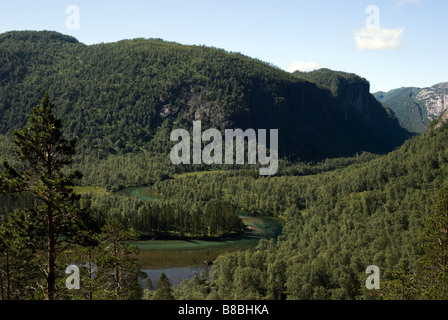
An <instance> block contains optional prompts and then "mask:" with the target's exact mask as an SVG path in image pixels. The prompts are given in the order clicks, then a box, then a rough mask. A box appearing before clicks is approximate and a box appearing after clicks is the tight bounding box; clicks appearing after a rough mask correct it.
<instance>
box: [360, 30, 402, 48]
mask: <svg viewBox="0 0 448 320" xmlns="http://www.w3.org/2000/svg"><path fill="white" fill-rule="evenodd" d="M403 31H404V28H395V29H386V28H363V29H360V30H355V31H354V32H353V35H354V39H355V43H356V47H357V48H358V49H359V50H387V49H389V50H393V49H397V48H399V47H400V46H401V36H402V35H403Z"/></svg>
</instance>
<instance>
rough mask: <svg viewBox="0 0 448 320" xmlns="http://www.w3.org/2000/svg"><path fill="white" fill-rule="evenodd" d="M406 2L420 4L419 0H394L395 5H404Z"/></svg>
mask: <svg viewBox="0 0 448 320" xmlns="http://www.w3.org/2000/svg"><path fill="white" fill-rule="evenodd" d="M406 3H412V4H422V1H421V0H399V1H395V4H396V5H397V6H404V5H405V4H406Z"/></svg>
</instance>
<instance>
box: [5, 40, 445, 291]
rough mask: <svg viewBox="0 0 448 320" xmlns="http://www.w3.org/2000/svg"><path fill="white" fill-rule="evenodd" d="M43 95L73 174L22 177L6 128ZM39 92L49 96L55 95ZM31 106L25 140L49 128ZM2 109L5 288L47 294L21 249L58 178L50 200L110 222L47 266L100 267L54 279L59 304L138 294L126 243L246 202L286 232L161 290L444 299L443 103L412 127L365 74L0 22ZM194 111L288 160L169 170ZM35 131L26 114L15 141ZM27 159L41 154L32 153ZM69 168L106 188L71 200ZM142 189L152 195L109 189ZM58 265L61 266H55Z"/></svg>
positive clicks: (189, 233)
mask: <svg viewBox="0 0 448 320" xmlns="http://www.w3.org/2000/svg"><path fill="white" fill-rule="evenodd" d="M46 91H48V92H49V96H50V98H51V102H52V103H53V104H54V106H55V107H54V112H55V114H56V116H57V117H58V118H60V119H61V124H62V126H61V130H62V131H63V133H64V137H67V139H70V141H71V138H72V137H73V136H77V137H79V140H78V141H77V144H76V152H77V153H76V155H73V158H74V162H73V163H71V162H69V161H66V162H64V163H66V164H67V166H69V169H70V170H68V169H67V168H65V167H64V168H60V171H58V172H57V174H53V175H52V176H51V179H50V178H46V176H45V173H42V172H40V171H39V170H38V171H37V172H35V177H34V178H33V179H28V177H30V176H29V175H27V174H23V175H21V174H20V171H15V170H13V169H12V167H19V168H20V165H19V164H18V161H17V159H16V158H14V157H13V151H14V149H15V147H14V143H13V142H12V141H11V136H12V134H11V133H12V131H13V130H14V129H21V128H23V127H24V125H25V124H26V122H27V119H33V118H29V116H30V114H32V113H31V108H32V107H34V106H35V105H37V104H38V103H39V101H41V99H42V97H43V96H44V93H45V92H46ZM43 101H44V102H46V104H44V105H47V107H48V106H50V105H51V104H50V103H49V102H50V101H49V100H48V96H46V95H45V99H44V100H43ZM41 109H42V108H41ZM33 110H34V119H35V121H34V124H35V126H34V128H35V131H34V135H33V136H32V137H34V138H35V139H38V138H43V137H45V136H46V134H45V133H46V131H49V132H51V131H52V130H53V129H54V128H53V127H55V125H53V123H50V124H48V123H47V122H48V121H36V119H41V118H40V117H39V114H38V113H36V112H37V111H39V110H40V108H36V109H33ZM45 110H47V108H45ZM51 110H53V109H51ZM0 115H1V116H0V155H1V156H2V158H6V159H7V160H8V161H9V164H8V163H6V162H5V163H4V164H3V166H2V167H1V169H2V170H1V173H0V192H1V193H2V194H1V197H0V221H1V222H2V223H1V224H0V240H1V241H0V253H1V255H0V271H1V272H0V279H1V280H2V281H3V282H2V284H1V286H2V290H3V288H5V289H4V290H3V291H2V299H4V298H5V299H9V298H11V297H12V298H15V297H19V298H24V297H25V298H26V299H42V297H43V295H42V293H41V292H39V290H37V289H36V288H40V287H41V286H42V285H43V284H44V283H45V282H46V281H47V280H46V279H45V278H44V277H42V275H41V274H40V273H39V272H37V271H35V270H41V269H38V268H37V267H36V266H40V267H41V266H42V265H43V264H42V261H41V260H42V255H40V254H36V251H33V250H31V249H33V246H32V245H31V244H33V243H34V245H36V241H35V240H34V239H33V237H35V236H36V234H35V233H36V230H39V231H40V230H44V229H42V228H40V229H35V228H32V226H29V225H28V224H27V223H25V222H26V221H28V222H29V221H31V222H32V221H33V219H32V218H30V217H33V215H32V213H33V212H34V211H33V210H34V209H32V210H30V209H28V208H27V207H29V206H31V208H33V206H35V207H36V208H37V209H36V210H40V211H42V212H44V211H45V210H42V208H41V207H38V205H39V204H40V202H39V201H41V200H39V199H41V198H39V197H41V196H42V190H43V191H46V189H49V191H48V193H49V194H50V196H51V192H54V190H56V191H58V189H55V188H54V187H53V184H55V185H56V187H59V188H60V189H61V190H60V191H58V192H59V193H58V194H60V196H59V197H58V199H59V200H61V201H65V198H66V197H68V195H70V196H71V197H73V201H74V205H73V207H72V210H74V212H77V213H79V214H81V213H82V214H84V213H85V214H86V217H87V213H89V215H88V217H89V219H86V223H85V225H80V226H79V230H82V231H83V232H86V233H87V232H91V230H90V229H88V228H87V227H90V224H91V223H92V221H91V220H90V219H93V220H94V221H95V223H92V225H94V227H95V228H96V227H97V226H96V224H97V223H98V225H101V227H102V228H101V232H100V233H98V234H96V233H94V234H90V233H87V234H86V233H81V234H80V235H81V237H75V240H77V242H76V243H75V242H74V243H73V245H75V244H76V247H74V248H75V249H76V250H73V251H72V250H69V251H68V252H66V253H64V254H62V253H61V254H60V255H59V256H58V259H59V260H58V263H57V264H56V265H62V266H63V265H66V263H67V261H71V260H72V259H73V257H72V256H70V255H78V256H77V259H79V261H82V264H84V265H85V264H86V261H87V262H88V265H89V266H90V265H91V263H93V264H97V265H98V266H99V268H100V269H99V272H98V275H99V276H96V277H94V278H93V277H91V276H92V273H91V270H90V269H87V268H84V269H83V272H84V274H83V279H84V281H86V283H88V284H89V285H85V286H83V287H82V289H81V290H79V291H71V292H67V291H64V289H63V288H64V284H62V286H61V283H56V286H55V292H56V293H57V294H56V295H55V297H56V298H58V299H64V298H77V299H138V298H141V297H145V296H144V295H142V292H141V291H142V290H141V289H142V288H141V283H140V282H139V281H140V280H141V277H142V275H141V274H140V273H139V268H138V266H136V265H135V264H134V260H132V259H131V254H132V257H134V255H135V252H133V251H131V250H130V248H129V247H128V245H129V241H135V240H136V239H138V238H139V237H142V236H143V237H145V238H152V237H156V236H157V237H158V236H161V237H174V238H178V237H180V238H185V237H191V238H209V237H212V238H213V237H221V236H231V235H233V234H239V233H241V232H243V230H244V225H242V223H241V221H240V220H239V217H238V214H239V212H240V211H245V212H247V213H248V214H257V215H264V216H275V217H279V218H282V219H284V221H285V225H284V228H283V233H282V234H281V235H280V236H279V237H278V238H277V239H275V240H274V239H272V240H261V241H260V242H259V245H258V247H257V248H256V250H247V251H238V252H233V253H225V254H222V255H220V256H219V257H218V258H217V259H216V261H214V264H213V267H212V273H211V274H210V276H209V278H207V279H205V278H203V277H201V276H196V277H194V278H192V279H190V280H186V281H184V282H182V283H181V284H180V285H179V286H176V287H175V288H172V289H173V290H172V292H171V291H170V298H171V297H174V298H176V299H389V298H392V299H394V298H399V299H413V298H438V299H440V298H445V299H446V298H448V290H446V288H445V286H444V285H443V284H444V283H446V274H447V272H446V270H447V265H448V264H447V263H446V262H447V261H448V259H446V257H448V250H446V248H448V245H447V244H448V238H446V235H447V234H448V233H447V232H445V233H444V231H445V230H446V227H445V229H443V228H440V224H438V223H441V222H443V223H446V221H445V220H442V221H439V220H436V218H438V217H439V216H440V217H441V218H443V217H446V208H448V206H446V202H448V200H447V199H448V190H445V191H444V189H442V188H444V187H445V186H446V181H447V178H448V151H447V150H448V149H447V147H446V146H447V145H448V125H447V124H446V119H447V118H448V113H444V114H443V116H442V117H441V118H440V119H438V120H437V121H436V120H434V121H433V122H432V123H431V124H430V125H429V126H428V129H427V130H426V131H425V132H423V133H422V134H420V135H418V136H413V137H411V134H410V133H409V132H408V131H406V130H404V129H402V128H401V127H400V126H399V125H398V121H397V118H396V117H395V115H394V113H393V112H392V111H391V110H390V109H388V108H387V107H385V106H383V105H382V104H381V103H380V102H379V101H378V100H377V99H375V97H374V96H373V95H372V94H370V93H369V83H368V81H367V80H366V79H363V78H360V77H359V76H357V75H354V74H348V73H343V72H335V71H332V70H328V69H321V70H318V71H314V72H308V73H301V72H295V73H293V74H291V73H287V72H284V71H282V70H280V69H278V68H275V67H273V66H271V65H269V64H267V63H264V62H261V61H257V60H254V59H251V58H248V57H245V56H243V55H241V54H238V53H229V52H226V51H224V50H220V49H215V48H207V47H200V46H184V45H180V44H176V43H170V42H165V41H162V40H158V39H150V40H145V39H134V40H123V41H119V42H116V43H107V44H98V45H92V46H86V45H84V44H82V43H79V42H78V41H77V40H76V39H74V38H72V37H68V36H65V35H62V34H59V33H55V32H9V33H5V34H2V35H0ZM47 116H48V118H50V119H53V120H55V119H54V118H53V114H52V113H48V114H47ZM44 119H46V118H44ZM194 119H200V120H201V121H202V122H203V127H204V128H205V127H216V128H219V129H224V128H229V127H241V128H243V129H244V128H255V129H256V128H263V129H269V128H277V129H279V138H280V141H279V146H280V147H281V149H280V152H281V154H282V155H283V156H285V157H284V158H282V159H281V160H280V163H281V165H280V168H279V172H278V174H277V175H275V176H269V177H266V176H260V175H259V174H258V173H257V171H256V170H255V169H254V167H250V166H245V165H243V166H240V167H230V168H231V169H235V170H214V171H213V172H201V174H198V175H196V174H184V175H183V176H182V175H180V176H182V177H179V176H176V175H175V174H176V173H179V171H182V170H184V169H185V168H184V169H182V168H179V167H175V166H173V165H172V164H171V163H170V160H169V157H168V156H167V153H168V152H169V150H170V148H171V144H170V143H169V136H170V132H171V130H172V129H174V128H178V127H183V126H185V127H190V126H191V122H192V120H194ZM54 123H55V124H58V126H59V124H60V123H59V122H58V121H55V122H54ZM36 124H38V126H37V125H36ZM425 126H426V125H425ZM52 128H53V129H52ZM58 128H59V127H58ZM27 132H29V130H28V129H27V127H25V128H24V129H22V130H21V131H20V132H19V136H18V137H19V138H20V137H21V136H25V135H26V134H27ZM57 133H58V135H59V133H61V132H57ZM15 137H16V139H17V132H16V135H15ZM50 138H51V136H50ZM19 140H20V139H19ZM22 140H23V141H22V144H23V146H22V149H20V150H22V151H21V154H22V157H26V156H27V155H28V154H29V152H28V151H29V150H34V151H36V150H38V151H41V152H43V154H44V156H41V157H40V159H43V160H48V158H47V157H45V150H43V149H42V148H40V144H39V143H36V144H34V145H33V144H32V143H26V142H27V141H28V142H29V140H30V139H22ZM405 140H406V141H405ZM37 141H38V140H37ZM64 141H65V140H64ZM64 141H61V143H62V146H65V143H66V142H64ZM16 142H17V141H16ZM48 143H49V144H50V145H51V139H50V140H49V141H48ZM70 146H71V147H73V146H72V145H70ZM19 147H20V144H19ZM25 147H26V148H25ZM70 149H71V148H70ZM392 150H393V151H392ZM362 151H367V152H362ZM389 151H391V152H389ZM374 153H386V154H385V155H376V154H374ZM70 154H72V153H70ZM348 155H350V156H351V157H347V156H348ZM336 156H346V157H341V158H335V157H336ZM327 157H328V159H325V158H327ZM29 158H30V160H32V161H31V167H33V164H34V161H33V160H34V158H33V156H32V154H31V155H30V156H29ZM0 160H3V159H0ZM297 160H316V161H313V162H312V161H310V162H300V161H297ZM317 160H322V161H321V162H317ZM10 165H11V166H10ZM49 167H51V165H50V166H49ZM204 168H205V167H204V166H201V165H199V166H195V167H193V166H190V167H189V169H185V170H190V171H191V170H196V169H198V170H201V169H204ZM207 168H210V167H207ZM211 168H212V169H215V168H216V167H215V166H212V167H211ZM65 169H67V170H68V171H67V172H65V171H64V170H65ZM75 169H77V170H79V171H81V173H82V174H83V175H84V176H83V179H82V180H81V181H80V184H84V185H86V186H87V187H91V186H102V187H104V188H102V189H104V192H103V193H101V194H95V193H93V192H88V193H85V194H82V195H79V194H76V196H75V193H76V192H72V191H73V190H69V189H70V188H68V187H71V184H67V185H66V184H65V183H55V182H54V181H56V182H57V181H58V180H57V179H60V178H61V177H63V176H64V174H67V175H68V174H70V173H71V172H72V170H75ZM226 169H229V167H227V168H226ZM68 176H69V177H70V179H72V178H75V177H79V175H78V173H76V174H74V175H68ZM36 177H37V178H39V179H41V180H42V185H44V186H45V188H42V186H41V185H37V186H35V187H34V189H32V191H33V193H32V195H33V196H34V198H35V199H29V198H28V197H29V196H30V194H27V193H25V194H24V195H21V196H22V197H19V196H16V195H15V194H14V195H13V194H12V193H14V191H17V190H21V191H24V192H27V188H25V184H26V183H35V182H36V181H35V180H36V179H35V178H36ZM25 182H26V183H25ZM73 183H75V182H73ZM143 185H144V186H146V187H145V189H146V190H149V191H150V192H152V193H154V194H157V196H158V200H157V201H152V202H144V201H141V200H139V199H137V198H135V197H130V196H127V195H126V194H125V192H126V191H120V192H115V191H118V190H119V189H123V187H124V186H143ZM48 186H49V187H48ZM86 186H84V187H86ZM77 187H78V188H79V186H77ZM440 189H442V191H443V192H441V193H439V190H440ZM69 191H70V192H69ZM48 198H51V197H48ZM58 199H56V200H58ZM75 200H76V202H75ZM78 200H79V201H78ZM23 207H25V210H24V211H18V208H20V209H22V208H23ZM45 212H46V211H45ZM82 217H85V216H82ZM22 218H23V219H22ZM47 221H51V219H47ZM38 222H39V221H37V222H36V223H38ZM62 222H63V223H62V226H65V225H66V224H65V220H64V221H62ZM39 223H40V222H39ZM434 223H436V224H434ZM437 225H438V226H439V227H435V226H437ZM23 226H25V227H26V228H25V230H22V229H24V228H23ZM444 226H446V224H445V225H444ZM81 227H86V228H81ZM98 227H99V226H98ZM92 229H93V228H92ZM428 230H430V231H431V232H428ZM63 231H67V233H68V236H73V235H76V236H79V234H75V233H72V232H71V230H65V229H63ZM69 231H70V232H69ZM437 232H439V233H440V234H437ZM42 233H45V232H44V231H42ZM92 233H93V231H92ZM87 235H88V236H87ZM37 236H38V239H43V238H42V235H41V234H39V235H37ZM84 236H85V237H84ZM91 237H92V238H91ZM444 237H445V238H444ZM58 240H64V238H63V239H61V238H58ZM42 243H44V242H42ZM79 243H80V244H79ZM438 243H441V244H442V246H443V248H442V249H444V250H445V251H441V250H439V249H440V247H439V245H438ZM37 244H40V242H39V243H37ZM41 246H44V245H41ZM39 249H41V247H40V248H39ZM6 253H7V254H6ZM441 258H442V259H441ZM440 261H442V262H444V263H445V264H444V265H441V263H440ZM10 265H11V266H13V267H12V268H10V267H9V266H10ZM369 265H376V266H378V267H379V268H380V270H381V290H377V291H369V290H367V289H366V288H365V285H364V283H365V279H366V272H365V270H366V267H367V266H369ZM440 270H442V271H440ZM56 271H57V272H55V273H54V274H55V275H57V276H58V279H62V277H63V276H64V275H65V274H64V270H63V269H58V270H56ZM439 271H440V272H439ZM111 275H116V276H114V277H112V276H111ZM120 275H121V278H120ZM444 277H445V278H444ZM440 280H443V281H440ZM164 282H165V283H166V282H167V281H165V280H164ZM440 283H441V284H442V286H440ZM24 284H25V285H24ZM104 286H106V287H107V290H105V289H104ZM167 286H168V285H167ZM61 288H62V289H61ZM3 292H8V294H3ZM146 293H148V290H146ZM149 296H151V295H150V294H148V295H147V297H149ZM151 297H153V298H154V297H160V292H159V294H154V295H153V296H151Z"/></svg>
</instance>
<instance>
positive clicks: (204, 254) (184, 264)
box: [128, 188, 283, 287]
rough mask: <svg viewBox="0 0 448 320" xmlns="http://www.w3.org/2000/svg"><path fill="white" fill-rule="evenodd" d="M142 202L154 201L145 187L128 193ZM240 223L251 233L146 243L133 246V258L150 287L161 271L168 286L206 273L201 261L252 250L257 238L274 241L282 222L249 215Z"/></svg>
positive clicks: (243, 217) (243, 214) (152, 195)
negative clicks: (217, 238) (136, 251)
mask: <svg viewBox="0 0 448 320" xmlns="http://www.w3.org/2000/svg"><path fill="white" fill-rule="evenodd" d="M128 194H129V195H130V196H136V197H138V198H140V199H142V200H143V201H154V200H157V196H156V195H154V194H152V193H151V192H150V191H149V190H148V189H147V188H135V189H133V190H131V191H130V193H128ZM240 216H241V218H242V219H243V222H244V223H245V224H246V225H248V226H250V228H251V231H250V232H248V233H246V234H244V235H242V236H240V237H237V238H231V239H224V240H214V241H205V240H147V241H139V242H137V243H135V245H136V246H137V247H138V248H139V249H140V253H139V255H138V257H137V260H138V262H139V263H140V264H141V265H142V266H143V269H142V271H143V272H145V273H146V274H147V275H148V276H149V278H150V279H151V282H152V284H153V287H154V286H155V284H156V282H157V280H158V279H159V277H160V274H161V273H162V272H164V273H165V274H166V276H167V277H168V279H170V281H171V284H178V283H180V282H181V281H182V280H183V279H188V278H191V277H192V276H194V275H195V273H201V271H205V272H208V271H210V269H211V266H207V265H205V264H204V261H214V260H215V259H216V258H217V257H218V255H220V254H222V253H225V252H232V251H237V250H246V249H253V248H255V246H256V245H257V244H258V242H259V241H260V239H262V238H265V239H269V238H276V237H277V236H278V235H279V234H280V233H281V231H282V227H283V222H282V220H281V219H279V218H273V217H262V216H250V215H248V214H246V213H241V215H240Z"/></svg>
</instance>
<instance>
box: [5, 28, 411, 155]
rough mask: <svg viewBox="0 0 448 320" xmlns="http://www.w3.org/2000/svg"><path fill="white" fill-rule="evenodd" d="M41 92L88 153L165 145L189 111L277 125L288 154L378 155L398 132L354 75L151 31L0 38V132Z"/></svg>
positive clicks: (219, 120)
mask: <svg viewBox="0 0 448 320" xmlns="http://www.w3.org/2000/svg"><path fill="white" fill-rule="evenodd" d="M316 75H318V77H319V79H317V78H316ZM309 80H310V81H309ZM316 82H317V84H316ZM46 91H48V92H49V94H50V97H51V98H52V100H53V101H54V103H55V105H57V110H56V113H57V116H59V117H60V118H61V119H62V121H63V124H64V128H65V132H66V133H67V134H68V135H69V136H77V137H79V142H78V154H80V155H82V156H86V155H90V156H94V157H95V158H96V159H102V158H105V157H107V156H108V155H111V154H119V155H124V154H128V153H136V152H140V151H155V152H167V151H168V150H169V148H170V147H171V146H172V144H171V145H170V143H169V133H170V132H171V130H172V129H173V128H178V127H191V124H192V120H194V119H196V120H201V121H202V125H203V128H206V127H215V128H218V129H223V128H242V129H246V128H254V129H257V128H261V129H272V128H274V129H279V151H280V154H281V155H283V156H288V157H291V158H294V159H297V158H299V159H307V160H310V159H312V160H315V159H324V158H327V157H335V156H346V155H351V154H355V153H357V152H362V151H368V152H379V153H385V152H388V151H390V150H392V149H393V148H395V147H397V146H399V145H401V143H402V142H403V141H404V140H405V139H406V138H407V137H408V133H407V132H406V131H405V130H402V129H401V128H400V127H399V126H398V123H397V120H396V119H395V117H394V116H393V115H392V114H391V113H390V112H389V111H388V110H387V109H385V108H383V107H382V106H381V104H379V103H378V102H377V101H376V100H375V99H374V98H373V96H371V95H370V94H369V84H368V82H367V81H366V80H365V79H361V78H360V77H357V76H355V75H351V74H350V75H348V74H344V73H341V72H333V71H330V70H325V71H321V72H318V73H312V74H294V75H293V74H290V73H287V72H285V71H282V70H280V69H278V68H275V67H273V66H271V65H269V64H267V63H264V62H261V61H258V60H254V59H251V58H249V57H246V56H243V55H241V54H238V53H229V52H226V51H224V50H221V49H216V48H209V47H202V46H186V45H180V44H177V43H171V42H166V41H162V40H159V39H149V40H145V39H133V40H123V41H119V42H116V43H106V44H97V45H90V46H87V45H84V44H82V43H79V42H78V41H77V40H76V39H74V38H72V37H69V36H65V35H62V34H59V33H55V32H50V31H42V32H33V31H23V32H8V33H4V34H2V35H0V115H1V116H0V134H3V135H5V134H8V133H10V132H11V131H12V130H13V129H16V128H21V127H22V126H23V125H24V124H25V122H26V119H27V116H28V114H29V112H30V109H31V108H32V107H33V106H35V105H36V104H37V103H38V102H39V101H40V98H41V97H42V96H43V94H44V93H45V92H46Z"/></svg>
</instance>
